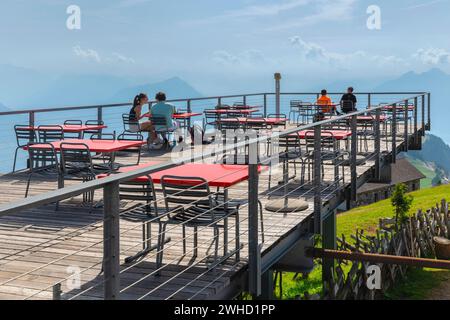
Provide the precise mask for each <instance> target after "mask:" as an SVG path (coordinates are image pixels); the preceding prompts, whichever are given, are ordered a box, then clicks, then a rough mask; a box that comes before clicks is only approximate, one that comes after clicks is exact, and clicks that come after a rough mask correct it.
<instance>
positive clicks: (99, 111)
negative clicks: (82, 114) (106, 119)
mask: <svg viewBox="0 0 450 320" xmlns="http://www.w3.org/2000/svg"><path fill="white" fill-rule="evenodd" d="M97 120H98V121H103V107H98V108H97Z"/></svg>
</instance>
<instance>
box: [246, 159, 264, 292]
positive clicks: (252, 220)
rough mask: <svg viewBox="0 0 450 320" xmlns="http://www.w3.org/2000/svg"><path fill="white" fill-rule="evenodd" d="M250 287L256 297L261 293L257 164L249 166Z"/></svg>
mask: <svg viewBox="0 0 450 320" xmlns="http://www.w3.org/2000/svg"><path fill="white" fill-rule="evenodd" d="M248 171H249V172H248V173H249V179H248V228H249V231H248V254H249V257H248V281H249V283H248V288H249V293H250V294H251V295H252V296H253V297H254V298H256V297H258V296H260V295H261V247H260V245H259V230H258V229H259V221H258V184H259V172H258V165H257V164H250V165H249V166H248Z"/></svg>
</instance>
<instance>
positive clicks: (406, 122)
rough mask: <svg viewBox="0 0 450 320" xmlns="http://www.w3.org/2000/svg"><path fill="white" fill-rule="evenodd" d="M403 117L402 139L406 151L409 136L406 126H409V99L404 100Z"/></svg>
mask: <svg viewBox="0 0 450 320" xmlns="http://www.w3.org/2000/svg"><path fill="white" fill-rule="evenodd" d="M403 116H404V117H405V121H404V122H405V123H404V125H405V128H404V140H405V145H404V151H405V152H408V150H409V144H408V142H409V136H408V129H409V128H408V127H409V119H408V118H409V100H405V110H404V115H403Z"/></svg>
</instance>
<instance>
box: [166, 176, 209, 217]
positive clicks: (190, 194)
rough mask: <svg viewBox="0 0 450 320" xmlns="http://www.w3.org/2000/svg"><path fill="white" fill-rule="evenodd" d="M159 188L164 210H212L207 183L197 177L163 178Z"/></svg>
mask: <svg viewBox="0 0 450 320" xmlns="http://www.w3.org/2000/svg"><path fill="white" fill-rule="evenodd" d="M161 186H162V190H163V194H164V201H165V204H166V210H168V211H170V210H171V209H173V208H174V207H190V206H196V207H202V208H210V209H212V208H214V205H213V199H212V196H211V191H210V188H209V184H208V182H207V181H206V180H205V179H203V178H198V177H181V176H169V175H167V176H163V177H162V178H161Z"/></svg>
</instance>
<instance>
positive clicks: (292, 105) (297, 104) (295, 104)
mask: <svg viewBox="0 0 450 320" xmlns="http://www.w3.org/2000/svg"><path fill="white" fill-rule="evenodd" d="M301 104H302V101H301V100H291V101H290V108H291V109H297V108H298V107H300V106H301Z"/></svg>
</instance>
